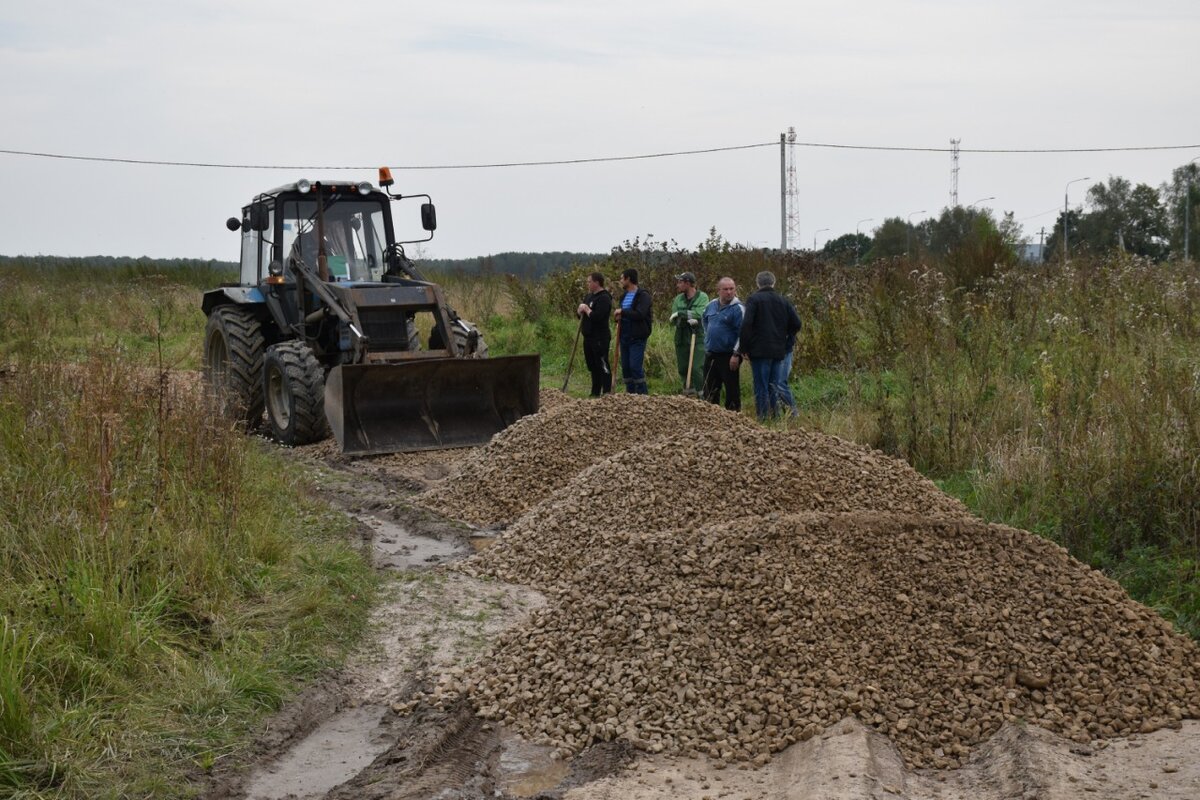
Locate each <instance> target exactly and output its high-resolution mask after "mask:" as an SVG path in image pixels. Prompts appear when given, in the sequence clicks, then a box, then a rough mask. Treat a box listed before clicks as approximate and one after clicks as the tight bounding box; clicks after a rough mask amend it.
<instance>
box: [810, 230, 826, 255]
mask: <svg viewBox="0 0 1200 800" xmlns="http://www.w3.org/2000/svg"><path fill="white" fill-rule="evenodd" d="M827 230H829V228H821V230H819V231H817V232H816V233H814V234H813V252H814V253H815V252H817V233H824V232H825V231H827Z"/></svg>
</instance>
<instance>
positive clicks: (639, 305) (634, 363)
mask: <svg viewBox="0 0 1200 800" xmlns="http://www.w3.org/2000/svg"><path fill="white" fill-rule="evenodd" d="M621 288H622V289H624V290H625V293H624V294H623V295H621V305H620V306H618V307H617V308H616V310H614V311H613V316H614V317H616V318H617V329H618V330H620V332H621V335H620V336H619V337H618V338H617V346H618V347H619V348H620V349H621V377H622V378H623V379H624V380H625V391H626V392H628V393H629V394H649V393H650V390H649V388H648V387H647V386H646V369H645V366H644V364H645V358H646V340H648V339H649V338H650V329H651V327H652V326H653V324H654V317H653V311H652V307H651V306H652V301H651V297H650V293H649V292H647V291H646V290H645V289H643V288H641V287H639V286H638V271H637V270H636V269H633V268H632V267H630V268H629V269H627V270H625V271H624V272H622V273H621Z"/></svg>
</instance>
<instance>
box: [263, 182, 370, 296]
mask: <svg viewBox="0 0 1200 800" xmlns="http://www.w3.org/2000/svg"><path fill="white" fill-rule="evenodd" d="M282 211H283V242H282V245H283V248H282V252H283V253H284V256H285V258H284V263H285V265H286V264H287V263H288V261H289V260H290V259H291V258H292V257H296V258H299V259H302V260H303V261H304V262H305V263H306V264H308V265H310V266H313V267H315V266H316V265H317V203H316V201H315V200H290V201H285V202H284V203H283V205H282ZM386 247H387V230H386V228H385V227H384V208H383V206H381V205H380V204H379V203H378V202H371V201H368V200H351V199H341V198H338V199H334V200H328V201H326V203H325V255H326V258H327V262H328V264H329V277H330V279H331V280H342V281H347V280H349V281H369V280H379V279H380V277H381V276H382V275H383V272H384V269H385V268H386V262H385V260H384V249H385V248H386ZM285 268H286V267H285Z"/></svg>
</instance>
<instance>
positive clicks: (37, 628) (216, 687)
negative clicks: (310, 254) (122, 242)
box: [0, 271, 375, 798]
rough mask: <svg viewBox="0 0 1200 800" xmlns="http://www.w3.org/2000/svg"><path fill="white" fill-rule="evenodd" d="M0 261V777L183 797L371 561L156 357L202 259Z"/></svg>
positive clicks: (275, 688)
mask: <svg viewBox="0 0 1200 800" xmlns="http://www.w3.org/2000/svg"><path fill="white" fill-rule="evenodd" d="M3 278H4V281H5V282H4V285H5V288H6V291H5V292H4V293H3V295H0V320H2V321H3V323H2V324H3V330H2V336H0V342H2V343H3V354H2V356H0V363H7V364H8V365H9V367H10V369H8V370H7V371H6V372H5V374H4V375H3V377H0V497H3V498H4V499H3V502H2V503H0V615H2V616H0V795H4V796H11V797H69V798H76V797H80V798H82V797H88V798H91V797H174V796H181V795H184V794H186V793H187V791H188V790H187V788H186V786H187V784H186V776H187V775H188V774H189V773H191V772H193V771H195V770H203V769H205V768H207V767H210V766H212V765H214V764H216V763H217V762H219V761H220V760H222V759H224V758H226V757H228V756H229V755H230V754H232V753H234V752H236V751H237V749H238V748H239V747H241V746H243V745H244V744H245V741H246V736H247V733H248V731H249V730H250V729H251V726H252V725H253V724H254V722H255V720H257V719H258V718H259V717H260V716H261V715H262V714H263V713H265V712H269V711H271V710H273V709H275V708H278V707H279V706H280V704H281V703H282V702H283V701H284V700H285V698H286V697H288V696H289V695H290V694H291V693H292V692H294V691H295V689H296V687H297V685H298V683H299V682H301V681H303V680H304V679H306V678H308V677H310V676H313V675H315V674H316V673H317V672H319V671H320V670H321V669H323V668H324V667H326V666H329V665H332V664H335V663H338V661H339V660H340V659H341V658H342V655H343V653H344V652H345V650H346V648H347V647H348V646H349V645H350V644H352V643H353V642H354V641H355V639H356V638H357V637H358V635H359V634H360V633H361V631H362V630H363V627H364V624H365V615H366V611H367V609H368V607H369V605H370V603H371V601H372V597H373V594H374V591H375V578H374V575H373V573H372V572H371V570H370V568H369V566H368V565H367V563H366V561H365V560H364V558H363V557H362V555H361V554H360V553H358V552H357V551H354V550H351V549H350V548H349V547H348V546H347V545H346V544H345V543H344V542H345V541H346V540H347V537H346V530H347V525H348V523H347V520H346V519H345V518H344V517H343V516H341V515H340V514H337V513H333V512H331V511H330V510H329V509H328V507H327V506H326V505H325V504H324V503H322V502H321V501H320V500H318V499H317V498H316V497H315V496H314V494H313V489H312V486H311V485H310V476H308V475H305V474H303V473H302V472H298V471H297V470H296V468H295V466H294V465H290V464H289V463H288V462H286V461H283V460H281V459H280V458H279V457H277V456H275V455H273V454H271V453H270V451H269V450H268V449H265V448H263V447H262V446H261V443H260V442H258V441H256V440H253V439H249V438H247V437H246V436H245V435H244V434H242V433H240V432H238V431H236V430H234V429H233V428H232V427H230V426H228V425H225V424H223V423H221V422H219V421H218V420H217V418H216V417H215V416H213V415H210V414H208V413H206V412H205V410H204V404H203V402H202V396H201V394H200V393H199V392H198V385H197V382H196V381H195V380H190V381H189V380H187V379H186V377H187V376H185V379H184V380H180V379H179V377H178V375H177V374H174V373H173V372H172V368H175V367H194V366H195V365H196V361H197V354H198V352H199V342H200V336H199V334H200V332H201V331H202V330H203V315H202V314H201V313H200V311H199V307H198V299H199V285H200V281H201V280H203V281H204V282H205V283H207V282H208V281H210V280H211V279H212V276H211V275H196V276H188V275H185V274H178V275H171V276H169V277H153V278H148V277H147V276H144V275H139V274H136V272H135V273H134V274H125V275H120V274H116V273H114V274H109V275H99V276H98V275H85V274H74V275H72V274H70V272H69V271H67V272H65V273H61V272H60V273H57V274H53V275H30V274H21V275H18V274H9V275H5V276H3Z"/></svg>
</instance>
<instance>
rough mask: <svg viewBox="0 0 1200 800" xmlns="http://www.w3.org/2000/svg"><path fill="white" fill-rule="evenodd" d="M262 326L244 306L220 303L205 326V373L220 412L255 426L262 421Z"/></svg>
mask: <svg viewBox="0 0 1200 800" xmlns="http://www.w3.org/2000/svg"><path fill="white" fill-rule="evenodd" d="M265 344H266V343H265V341H264V339H263V332H262V326H261V325H260V324H259V322H258V320H257V319H255V318H254V313H253V312H252V311H251V310H250V309H248V308H243V307H241V306H232V305H230V306H221V307H219V308H217V309H215V310H214V311H213V312H212V314H210V315H209V317H208V323H207V324H206V325H205V328H204V376H205V378H206V379H207V381H208V385H209V387H210V388H211V390H212V393H213V397H214V399H215V400H216V403H217V408H218V409H219V410H220V413H221V414H223V415H225V416H227V417H229V418H231V419H233V420H235V421H237V422H240V423H242V424H244V425H247V426H248V427H249V428H251V429H253V428H255V427H257V426H258V424H259V423H260V422H261V421H262V413H263V395H262V366H263V349H264V348H265Z"/></svg>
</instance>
